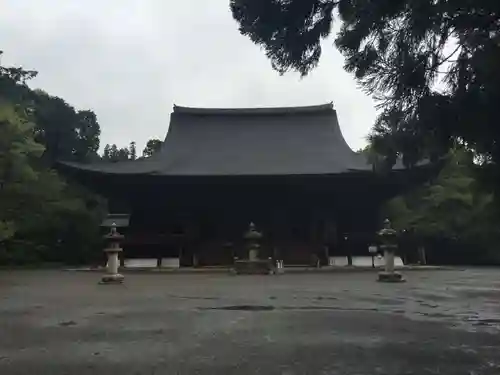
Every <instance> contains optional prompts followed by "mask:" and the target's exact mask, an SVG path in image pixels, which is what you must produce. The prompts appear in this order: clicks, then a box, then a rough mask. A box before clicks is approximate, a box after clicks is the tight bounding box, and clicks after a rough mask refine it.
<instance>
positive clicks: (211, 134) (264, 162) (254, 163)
mask: <svg viewBox="0 0 500 375" xmlns="http://www.w3.org/2000/svg"><path fill="white" fill-rule="evenodd" d="M66 164H67V165H71V164H70V163H66ZM72 166H74V167H78V168H79V169H86V170H89V171H95V172H101V173H112V174H148V175H165V176H233V175H235V176H236V175H238V176H244V175H247V176H252V175H267V176H269V175H323V174H339V173H345V172H349V171H370V170H372V167H371V165H369V164H368V163H367V161H366V159H365V157H364V156H362V155H359V154H357V153H355V152H354V151H352V150H351V148H350V147H349V146H348V144H347V143H346V141H345V139H344V137H343V136H342V132H341V130H340V127H339V123H338V118H337V113H336V111H335V110H334V109H333V105H332V104H331V103H329V104H324V105H318V106H308V107H288V108H287V107H285V108H240V109H208V108H189V107H181V106H174V110H173V112H172V114H171V118H170V127H169V130H168V133H167V136H166V137H165V141H164V143H163V146H162V149H161V150H160V151H159V152H158V153H156V154H154V155H153V156H151V157H150V158H148V159H143V160H137V161H125V162H117V163H99V164H93V165H92V164H91V165H78V166H77V165H74V164H73V165H72Z"/></svg>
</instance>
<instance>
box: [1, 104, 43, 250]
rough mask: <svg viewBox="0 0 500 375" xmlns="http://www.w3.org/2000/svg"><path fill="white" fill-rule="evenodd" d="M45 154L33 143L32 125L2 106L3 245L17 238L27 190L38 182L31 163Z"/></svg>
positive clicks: (11, 107) (12, 109) (9, 107)
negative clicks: (6, 241)
mask: <svg viewBox="0 0 500 375" xmlns="http://www.w3.org/2000/svg"><path fill="white" fill-rule="evenodd" d="M42 152H43V147H42V145H40V144H38V143H36V142H35V141H34V139H33V124H32V123H30V122H29V121H28V120H27V119H25V118H23V117H22V116H21V115H19V113H17V112H16V110H15V108H14V106H12V105H10V104H8V103H6V102H5V101H2V102H0V242H2V241H5V240H7V239H9V238H11V237H12V236H14V235H15V234H16V232H17V230H18V227H19V225H18V224H19V219H21V218H22V210H21V206H23V205H25V204H26V200H27V196H28V194H29V193H28V191H29V189H28V187H29V185H30V184H32V183H33V182H36V181H37V179H38V173H37V171H35V169H34V168H33V167H32V166H31V165H30V159H31V158H36V157H38V156H40V155H41V153H42Z"/></svg>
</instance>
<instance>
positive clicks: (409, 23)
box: [230, 0, 500, 182]
mask: <svg viewBox="0 0 500 375" xmlns="http://www.w3.org/2000/svg"><path fill="white" fill-rule="evenodd" d="M230 7H231V10H232V12H233V16H234V18H235V19H236V20H237V21H238V23H239V29H240V32H241V33H242V34H244V35H247V36H249V37H250V38H251V39H252V41H253V42H255V43H256V44H258V45H260V46H262V47H263V48H264V50H265V52H266V54H267V56H268V57H269V58H270V60H271V62H272V65H273V67H274V68H275V69H276V70H278V71H279V72H280V73H285V72H287V71H289V70H296V71H299V72H300V73H301V74H302V75H306V74H307V73H308V72H309V71H310V70H311V69H313V68H314V67H315V66H316V65H317V64H318V61H319V58H320V56H321V40H322V39H324V38H327V37H328V36H329V35H330V34H331V31H332V22H333V21H334V20H335V18H336V17H335V15H336V14H337V15H338V17H337V18H338V19H339V21H340V22H341V29H340V33H339V34H338V35H337V37H336V40H335V44H336V46H337V47H338V48H339V50H340V51H341V52H342V53H343V55H344V56H345V58H346V62H345V68H346V69H347V70H348V71H349V72H352V73H353V74H354V75H355V77H356V79H357V80H358V82H359V83H360V85H361V86H362V87H363V88H364V89H365V90H366V91H367V92H368V93H370V94H372V95H373V96H374V97H375V98H376V99H377V100H378V101H379V104H380V106H381V109H382V112H381V114H380V116H379V118H378V120H377V122H376V124H375V127H374V132H373V135H372V141H373V144H374V146H375V147H376V148H377V150H378V152H381V153H383V154H384V155H386V157H387V160H388V162H389V163H394V162H395V160H396V156H397V155H398V154H402V155H404V159H405V161H406V162H407V163H408V164H412V163H415V162H416V161H417V160H418V159H420V158H422V157H432V158H434V157H438V156H442V155H444V154H446V153H447V152H448V150H449V148H450V147H452V146H453V145H455V144H457V143H460V144H463V145H466V146H467V147H468V148H469V149H472V150H474V151H475V152H476V153H477V154H478V155H479V156H480V159H479V160H481V161H482V162H484V163H487V164H488V165H489V166H490V167H492V168H491V169H492V172H494V177H499V176H500V167H499V166H498V163H499V162H500V127H499V126H498V115H499V108H498V103H500V69H498V67H499V66H500V2H499V1H497V0H475V1H470V0H454V1H449V0H289V1H281V0H231V1H230ZM438 81H441V84H440V85H436V83H437V82H438ZM499 180H500V179H498V178H495V179H493V181H499ZM499 182H500V181H499Z"/></svg>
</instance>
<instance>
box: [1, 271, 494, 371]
mask: <svg viewBox="0 0 500 375" xmlns="http://www.w3.org/2000/svg"><path fill="white" fill-rule="evenodd" d="M406 275H407V278H408V282H407V283H404V284H382V283H377V282H375V281H374V280H375V278H376V275H375V274H374V273H371V272H360V273H320V274H288V275H287V274H285V275H280V276H230V275H222V274H131V275H127V276H126V280H125V284H124V285H98V284H97V281H98V279H99V274H96V273H86V272H63V271H11V272H8V271H1V272H0V374H1V375H11V374H26V375H59V374H68V375H78V374H93V375H101V374H102V375H104V374H106V375H109V374H120V375H127V374H166V375H170V374H283V375H298V374H332V375H334V374H339V375H340V374H341V375H354V374H356V375H375V374H387V375H393V374H394V375H405V374H418V375H421V374H447V375H461V374H466V375H480V374H491V375H499V374H500V335H499V333H500V305H499V299H500V269H468V270H450V271H418V272H416V271H413V272H410V271H407V272H406Z"/></svg>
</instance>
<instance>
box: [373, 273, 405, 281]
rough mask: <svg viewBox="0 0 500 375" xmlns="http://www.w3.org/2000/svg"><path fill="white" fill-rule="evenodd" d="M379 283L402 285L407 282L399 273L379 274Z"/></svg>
mask: <svg viewBox="0 0 500 375" xmlns="http://www.w3.org/2000/svg"><path fill="white" fill-rule="evenodd" d="M378 281H380V282H385V283H401V282H405V281H406V280H405V279H404V277H403V275H401V274H400V273H399V272H379V274H378Z"/></svg>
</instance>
